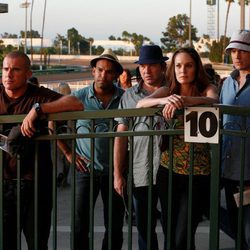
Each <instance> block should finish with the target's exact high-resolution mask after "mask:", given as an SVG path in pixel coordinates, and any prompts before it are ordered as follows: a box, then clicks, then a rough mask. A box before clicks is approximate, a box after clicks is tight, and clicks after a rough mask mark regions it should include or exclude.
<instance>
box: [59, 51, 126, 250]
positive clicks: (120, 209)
mask: <svg viewBox="0 0 250 250" xmlns="http://www.w3.org/2000/svg"><path fill="white" fill-rule="evenodd" d="M90 65H91V67H92V74H93V76H94V82H93V84H92V85H90V86H88V87H86V88H83V89H80V90H78V91H76V92H73V93H72V95H74V96H76V97H78V98H79V99H80V100H81V101H82V103H83V105H84V107H85V110H88V111H90V110H91V111H96V110H109V109H117V108H118V105H119V101H120V98H121V96H122V94H123V92H124V90H122V89H121V88H119V87H117V86H116V85H115V84H114V82H115V81H116V80H117V78H118V77H119V75H120V74H121V73H122V72H123V68H122V65H121V64H120V63H119V61H118V58H117V57H116V55H115V54H114V53H113V52H112V50H110V49H107V50H105V51H104V52H103V53H102V54H101V55H100V56H99V57H96V58H94V59H93V60H91V61H90ZM111 121H112V120H111V119H95V120H94V123H95V124H94V126H95V130H94V131H95V132H107V131H108V130H109V126H110V122H111ZM76 126H77V133H78V134H86V133H89V132H90V131H91V126H92V123H91V121H90V120H78V121H77V124H76ZM109 142H110V139H109V138H95V139H94V152H92V149H91V141H90V139H89V138H80V139H77V141H76V153H77V155H76V168H77V170H78V171H77V172H76V211H75V235H74V241H75V249H77V250H83V249H89V240H90V239H89V235H90V231H89V225H90V220H92V218H90V202H91V197H90V188H91V177H90V168H91V166H92V165H91V163H90V160H91V155H94V163H93V169H92V171H93V175H94V178H93V189H94V190H93V197H92V198H93V199H92V200H93V207H94V204H95V202H96V200H97V197H98V194H99V192H101V196H102V200H103V206H104V214H103V217H104V225H105V233H104V239H103V242H102V249H103V250H105V249H108V246H109V242H108V239H109V237H108V236H109V235H108V229H109V227H110V225H109V221H110V220H109V209H110V207H109V197H110V195H112V209H113V210H112V211H113V213H112V242H111V246H112V249H115V250H119V249H121V248H122V243H123V233H122V227H123V219H124V204H123V200H122V199H121V197H120V196H119V195H118V194H117V193H116V192H115V191H114V189H113V192H111V193H110V190H109V186H110V185H109V183H110V181H111V182H112V179H109V171H110V170H109V168H110V164H111V163H110V157H109V154H110V152H109ZM64 146H65V145H64ZM62 151H63V152H64V154H65V156H66V158H67V159H68V160H69V161H71V159H72V152H71V150H69V149H66V148H65V149H62Z"/></svg>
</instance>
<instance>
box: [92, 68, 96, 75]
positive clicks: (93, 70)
mask: <svg viewBox="0 0 250 250" xmlns="http://www.w3.org/2000/svg"><path fill="white" fill-rule="evenodd" d="M95 70H96V68H95V67H93V68H92V75H93V76H94V75H95Z"/></svg>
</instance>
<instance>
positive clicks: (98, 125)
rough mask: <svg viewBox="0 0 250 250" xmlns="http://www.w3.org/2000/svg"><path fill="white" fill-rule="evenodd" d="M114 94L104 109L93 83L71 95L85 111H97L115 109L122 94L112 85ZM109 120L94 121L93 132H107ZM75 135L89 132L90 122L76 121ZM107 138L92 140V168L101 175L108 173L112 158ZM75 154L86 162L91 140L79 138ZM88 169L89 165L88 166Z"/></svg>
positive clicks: (119, 89) (89, 154)
mask: <svg viewBox="0 0 250 250" xmlns="http://www.w3.org/2000/svg"><path fill="white" fill-rule="evenodd" d="M114 88H115V92H114V94H113V96H112V98H111V100H110V103H109V104H108V105H107V107H106V108H104V107H103V105H102V103H101V101H100V100H99V99H98V98H97V97H96V96H95V91H94V83H93V84H92V85H90V86H88V87H86V88H83V89H80V90H78V91H75V92H73V93H72V95H74V96H76V97H77V98H79V99H80V100H81V102H82V103H83V105H84V110H85V111H97V110H108V109H117V108H118V105H119V101H120V98H121V96H122V94H123V92H124V90H122V89H121V88H119V87H117V86H115V85H114ZM110 121H111V119H95V121H94V122H95V132H108V131H109V124H110ZM76 127H77V133H78V134H86V133H89V132H90V131H91V120H78V121H77V124H76ZM109 142H110V139H109V138H95V139H94V168H95V169H96V170H98V171H100V172H102V173H108V169H109V163H110V158H109V157H111V158H112V159H113V156H111V155H110V152H109ZM76 152H77V153H78V154H79V155H82V156H84V157H85V158H87V159H88V160H90V159H91V140H90V139H89V138H80V139H77V140H76ZM88 167H90V164H88Z"/></svg>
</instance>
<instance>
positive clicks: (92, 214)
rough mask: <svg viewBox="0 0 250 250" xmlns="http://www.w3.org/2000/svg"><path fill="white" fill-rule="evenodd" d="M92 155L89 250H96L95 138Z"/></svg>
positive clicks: (92, 121)
mask: <svg viewBox="0 0 250 250" xmlns="http://www.w3.org/2000/svg"><path fill="white" fill-rule="evenodd" d="M90 130H91V133H93V132H95V131H94V130H95V121H94V120H91V129H90ZM90 152H91V153H90V155H91V162H90V190H89V192H90V201H89V218H90V220H89V221H90V223H89V234H90V237H89V241H90V242H89V249H90V250H93V249H94V197H93V196H94V171H95V169H94V159H95V158H94V157H95V138H91V139H90Z"/></svg>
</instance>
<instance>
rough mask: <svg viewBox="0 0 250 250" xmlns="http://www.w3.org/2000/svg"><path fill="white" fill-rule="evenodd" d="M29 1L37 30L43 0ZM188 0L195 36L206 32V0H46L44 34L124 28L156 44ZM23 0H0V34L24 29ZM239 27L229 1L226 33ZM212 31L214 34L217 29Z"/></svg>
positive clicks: (100, 33)
mask: <svg viewBox="0 0 250 250" xmlns="http://www.w3.org/2000/svg"><path fill="white" fill-rule="evenodd" d="M31 1H32V0H28V2H31ZM33 1H34V7H33V21H32V23H33V25H32V29H33V30H37V31H38V32H39V33H40V34H41V30H42V20H43V18H42V17H43V9H44V0H33ZM190 1H191V2H192V14H191V19H192V25H193V26H194V27H196V28H197V30H198V36H202V35H203V34H208V31H207V22H208V20H207V12H208V7H207V5H206V0H174V1H172V0H106V1H104V0H70V1H68V0H47V6H46V20H45V26H44V37H45V38H50V39H54V38H55V37H56V35H57V34H60V35H63V36H66V34H67V30H68V29H70V28H75V29H77V30H78V32H79V33H80V34H81V35H82V36H84V37H86V38H89V37H92V38H94V39H95V40H105V39H108V37H109V36H110V35H113V36H115V37H119V36H121V35H122V32H123V31H124V30H126V31H128V32H129V33H134V32H135V33H137V34H142V35H143V36H146V37H148V38H150V39H151V41H153V42H154V43H156V44H159V45H160V38H161V37H162V32H163V31H165V29H166V27H167V23H168V21H169V18H171V17H173V16H176V15H177V14H186V15H188V16H189V11H190ZM23 2H25V0H0V3H8V7H9V12H8V13H5V14H0V34H3V33H4V32H8V33H11V34H18V35H19V34H20V30H25V9H24V8H20V4H21V3H23ZM219 6H220V15H219V16H220V18H219V23H220V29H219V33H220V35H222V34H223V33H224V27H225V16H226V7H227V4H226V1H225V0H220V4H219ZM30 9H31V8H30V7H29V8H28V10H27V13H28V15H27V17H28V18H27V23H28V25H27V26H28V27H27V29H28V30H29V28H30ZM215 9H216V10H217V8H215ZM248 20H249V9H248V7H246V28H249V27H248V25H249V21H248ZM216 27H217V25H216ZM239 28H240V7H239V5H238V4H236V3H233V4H232V6H231V9H230V15H229V23H228V32H227V34H228V36H230V35H231V34H232V32H233V31H235V30H237V29H239ZM215 34H216V35H217V31H216V32H215Z"/></svg>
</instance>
